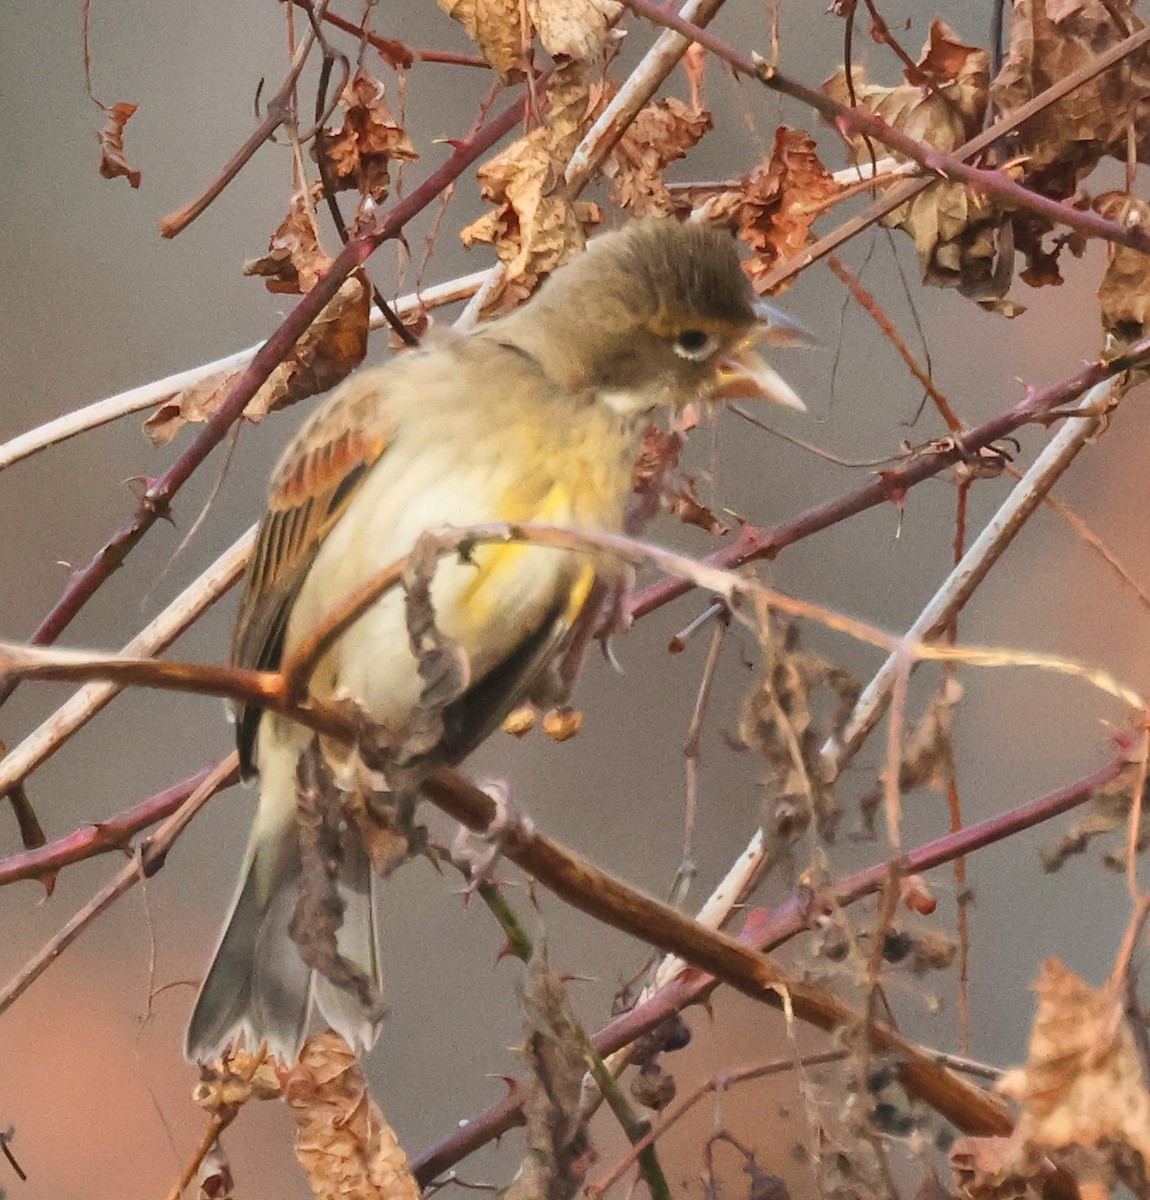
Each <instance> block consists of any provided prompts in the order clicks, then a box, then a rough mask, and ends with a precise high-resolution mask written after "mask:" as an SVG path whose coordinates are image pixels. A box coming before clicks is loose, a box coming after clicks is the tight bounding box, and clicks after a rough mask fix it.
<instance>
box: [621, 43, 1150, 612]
mask: <svg viewBox="0 0 1150 1200" xmlns="http://www.w3.org/2000/svg"><path fill="white" fill-rule="evenodd" d="M1148 28H1150V27H1148ZM1147 355H1150V336H1147V337H1144V338H1141V339H1140V340H1139V341H1137V342H1135V343H1134V344H1133V345H1132V346H1131V347H1130V348H1129V350H1128V351H1127V353H1125V354H1123V355H1122V356H1121V357H1120V358H1117V359H1114V360H1112V361H1111V362H1094V363H1090V364H1089V365H1088V366H1085V367H1083V368H1082V370H1081V371H1079V372H1078V373H1077V374H1075V375H1072V376H1071V377H1070V378H1069V379H1065V380H1063V381H1062V382H1061V383H1057V384H1054V385H1052V386H1051V387H1048V388H1043V389H1042V390H1040V391H1036V390H1032V389H1028V391H1027V394H1026V395H1025V396H1024V397H1023V399H1022V400H1020V401H1019V402H1018V403H1017V404H1015V405H1013V406H1012V407H1011V408H1009V409H1007V410H1006V411H1005V412H1004V413H1000V414H999V415H998V416H997V417H992V418H991V419H990V420H989V421H985V422H983V424H981V425H976V426H975V427H974V428H972V429H969V430H967V431H966V432H965V433H961V434H956V435H954V436H952V437H948V438H946V439H944V440H943V441H941V442H937V443H933V445H934V446H936V447H937V448H936V449H931V450H929V451H928V452H926V453H920V454H919V455H918V456H917V457H912V458H911V459H910V461H909V462H908V463H907V465H906V466H904V467H898V468H895V469H892V470H888V471H883V472H882V473H881V474H880V475H879V477H878V478H877V479H876V480H874V481H873V482H872V483H868V484H867V485H866V486H865V487H861V488H859V489H857V490H856V491H853V492H848V493H847V494H846V495H845V496H841V497H839V499H837V500H830V501H828V502H827V503H825V504H820V505H816V506H815V507H814V508H810V509H807V511H806V512H805V513H801V514H800V515H799V516H797V517H795V518H794V519H793V520H791V521H788V522H787V523H786V524H784V525H776V526H775V527H774V528H773V529H757V528H755V527H754V526H753V525H749V524H748V525H744V526H743V527H742V528H741V529H740V531H739V537H738V540H737V541H735V542H734V543H732V544H731V545H730V546H726V547H724V548H723V549H721V550H716V551H715V552H714V553H713V554H709V555H707V556H706V558H704V559H703V560H702V562H704V563H706V564H707V565H709V566H712V567H721V568H727V569H733V568H736V567H740V566H743V565H744V564H746V563H749V562H754V561H755V560H756V559H760V558H766V559H773V558H774V557H775V555H777V554H778V553H779V551H780V550H783V549H785V548H786V547H787V546H790V545H793V544H794V543H795V542H798V541H801V540H802V539H803V538H807V537H810V536H811V535H812V534H815V533H820V532H821V531H822V530H824V529H829V528H830V527H831V526H832V525H835V524H837V523H838V522H839V521H843V520H846V518H847V517H853V516H856V515H857V514H858V513H861V512H865V511H866V510H867V509H869V508H874V507H876V506H877V505H879V504H885V503H888V502H890V503H901V501H902V498H903V497H904V496H905V494H906V492H907V491H908V490H909V489H910V488H912V487H914V486H915V485H916V484H918V483H921V482H922V481H923V480H924V479H929V478H930V477H931V476H933V475H937V474H938V473H939V472H940V471H943V470H945V469H946V468H947V467H950V466H953V465H954V464H955V463H958V462H965V461H969V460H974V459H976V458H977V453H978V451H979V450H981V449H984V448H985V447H987V446H991V445H993V444H994V443H995V442H997V441H999V440H1000V439H1002V438H1005V437H1008V436H1009V435H1010V434H1012V433H1014V432H1015V431H1016V430H1018V429H1021V428H1022V426H1024V425H1028V424H1031V423H1034V422H1040V421H1042V420H1044V419H1049V414H1050V413H1051V412H1052V411H1053V410H1055V409H1058V408H1060V407H1061V406H1063V405H1065V404H1069V403H1072V402H1073V401H1075V400H1077V399H1078V397H1079V396H1081V395H1082V393H1083V392H1085V391H1086V390H1087V389H1088V388H1092V387H1094V386H1095V385H1096V384H1099V383H1102V382H1103V381H1105V380H1107V379H1113V378H1114V377H1115V376H1117V375H1120V374H1122V372H1124V371H1126V370H1127V369H1129V368H1130V367H1132V366H1133V365H1134V364H1136V363H1137V362H1138V361H1139V360H1140V359H1141V358H1144V357H1145V356H1147ZM1071 419H1072V420H1081V419H1083V418H1080V417H1074V418H1071ZM690 586H691V585H690V584H689V583H687V582H685V581H684V580H681V579H670V578H668V579H662V580H660V581H659V582H658V583H655V584H652V585H651V586H650V587H648V588H644V589H643V591H641V592H639V593H637V594H636V595H635V596H634V597H632V599H631V603H630V607H629V616H630V618H631V619H632V620H637V619H638V618H639V617H642V616H645V615H646V614H647V613H649V612H651V611H653V610H654V609H656V608H660V607H662V605H664V604H667V603H668V602H669V601H671V600H674V599H676V598H678V597H679V596H683V595H685V594H686V593H687V592H688V591H689V590H690Z"/></svg>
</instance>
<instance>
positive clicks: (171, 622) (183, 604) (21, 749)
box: [0, 528, 255, 795]
mask: <svg viewBox="0 0 1150 1200" xmlns="http://www.w3.org/2000/svg"><path fill="white" fill-rule="evenodd" d="M254 544H255V529H254V528H252V529H249V530H248V531H247V533H245V534H243V535H242V536H241V537H240V538H239V540H238V541H236V542H234V543H233V544H232V545H231V546H230V547H229V548H228V549H227V550H225V551H224V553H223V554H221V555H220V557H219V558H217V559H216V561H215V562H214V563H212V565H211V566H210V567H208V568H207V570H206V571H204V572H203V573H202V574H201V575H200V576H199V578H197V579H195V580H194V581H193V582H192V583H190V584H189V585H188V586H187V587H186V588H185V589H184V590H183V591H182V592H181V593H180V594H179V595H178V596H177V597H176V598H175V599H174V600H173V601H172V602H171V603H170V604H169V605H168V606H167V607H166V608H165V609H164V610H163V612H161V613H159V615H158V616H156V617H155V618H154V619H153V620H151V621H150V622H149V623H148V624H147V625H146V626H145V627H144V628H143V629H142V630H140V632H139V633H138V634H136V636H135V637H134V638H132V640H131V641H130V642H128V643H127V645H126V646H124V648H123V650H121V652H120V653H121V654H123V655H124V656H126V657H130V658H141V657H145V656H153V655H156V654H160V653H162V652H163V651H164V650H166V649H167V648H168V647H169V646H170V645H171V644H172V643H173V642H174V641H175V640H176V638H178V637H179V636H180V634H182V633H183V632H184V631H185V630H186V629H188V627H189V626H191V625H192V624H193V623H194V622H195V621H197V620H198V619H199V618H200V617H201V616H202V615H203V614H204V613H205V612H207V610H208V609H209V608H211V606H212V605H213V604H214V603H215V602H216V601H217V600H218V599H219V598H220V597H221V596H222V595H224V594H225V593H226V592H227V591H228V589H229V588H231V587H232V586H233V585H234V584H235V583H236V581H237V580H238V579H239V578H240V576H241V575H242V574H243V570H244V567H245V566H246V565H247V561H248V557H249V556H250V554H251V549H252V546H253V545H254ZM121 690H122V685H120V684H116V683H109V682H103V681H101V682H96V683H89V684H86V685H85V686H84V687H83V688H81V689H80V690H79V691H78V692H77V693H76V694H75V695H73V696H70V697H69V698H68V699H67V700H66V701H65V702H64V703H63V704H62V705H61V706H60V707H59V708H57V709H56V711H55V712H53V713H52V714H51V715H50V716H48V717H47V718H45V720H44V721H42V722H41V723H40V724H39V725H38V726H37V727H36V728H35V729H33V730H32V732H31V733H29V734H27V735H26V736H25V737H24V738H23V740H21V741H20V742H19V744H18V745H16V746H13V747H12V749H11V750H9V752H8V753H7V754H6V755H5V756H4V757H3V759H0V795H2V794H3V793H4V792H7V791H8V790H9V789H10V788H12V787H13V786H14V785H15V784H17V783H19V782H20V781H21V780H23V779H24V778H25V777H26V776H27V775H29V774H30V773H31V772H32V771H34V770H35V769H36V768H37V767H38V766H40V764H41V763H43V762H45V761H46V760H47V759H48V758H49V757H50V756H51V755H52V754H54V753H55V752H56V751H57V750H58V749H59V748H60V746H62V745H63V744H64V742H66V741H67V740H68V738H70V737H71V736H72V734H74V733H75V732H76V731H77V730H79V729H82V728H83V727H84V726H85V725H86V724H87V723H88V722H89V721H90V720H91V719H92V718H93V717H94V716H95V715H96V714H97V713H98V712H99V711H100V710H101V709H102V708H104V707H105V706H106V705H108V704H110V703H111V702H112V700H114V699H115V697H116V696H118V695H119V693H120V691H121Z"/></svg>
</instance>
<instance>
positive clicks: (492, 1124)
mask: <svg viewBox="0 0 1150 1200" xmlns="http://www.w3.org/2000/svg"><path fill="white" fill-rule="evenodd" d="M1128 768H1129V762H1128V758H1127V756H1125V755H1123V756H1122V757H1121V758H1119V759H1117V760H1116V761H1115V762H1113V763H1111V764H1109V765H1108V766H1106V767H1103V768H1102V769H1101V770H1099V771H1095V772H1094V773H1093V774H1091V775H1088V776H1086V777H1085V778H1084V779H1081V780H1079V781H1078V782H1077V783H1074V784H1071V785H1070V786H1069V787H1066V788H1060V789H1059V790H1058V791H1055V792H1051V793H1050V794H1049V795H1047V796H1043V797H1041V798H1040V799H1038V800H1035V801H1032V802H1031V803H1029V804H1026V805H1023V806H1021V807H1020V808H1017V809H1013V810H1011V811H1010V812H1007V813H1004V814H1002V815H1001V816H999V817H993V818H990V819H989V820H987V821H983V822H980V823H979V824H977V825H973V826H970V827H969V828H967V829H962V830H958V831H956V832H954V833H948V834H945V835H944V836H942V837H940V838H936V839H934V840H933V841H930V842H927V843H925V844H924V845H923V846H921V847H919V848H918V849H916V850H913V851H911V852H910V853H908V854H907V855H906V856H905V857H904V858H903V859H902V860H901V862H900V863H899V868H900V869H901V870H904V871H906V872H907V873H914V872H922V871H927V870H930V869H931V868H933V867H938V866H942V865H944V864H945V863H948V862H951V861H953V860H954V859H956V858H960V857H962V856H963V855H967V854H971V853H973V852H974V851H976V850H978V849H981V848H982V847H984V846H988V845H991V844H992V843H994V842H996V841H999V840H1001V839H1003V838H1007V837H1010V836H1012V835H1014V834H1016V833H1020V832H1021V831H1022V830H1024V829H1030V828H1033V827H1034V826H1036V825H1038V824H1041V823H1042V822H1044V821H1049V820H1052V819H1054V818H1055V817H1058V816H1061V815H1062V814H1064V813H1066V812H1069V811H1070V810H1071V809H1073V808H1075V807H1077V806H1079V805H1082V804H1084V803H1086V802H1087V801H1088V800H1089V799H1090V798H1091V797H1092V796H1093V795H1094V794H1095V792H1096V791H1097V790H1098V789H1099V788H1101V787H1103V786H1104V785H1106V784H1108V783H1112V782H1113V781H1114V780H1115V779H1117V778H1118V777H1119V776H1120V775H1121V774H1122V772H1123V771H1126V770H1128ZM890 871H891V864H890V863H879V864H876V865H875V866H873V867H870V868H869V869H867V870H865V871H860V872H857V873H856V874H855V875H851V876H847V877H846V878H845V879H843V880H840V881H838V882H837V883H835V884H832V885H831V886H830V888H829V889H828V891H829V894H830V895H831V896H833V897H834V900H835V902H836V903H839V904H843V905H847V904H851V903H853V902H854V901H855V900H857V899H859V898H861V897H862V896H864V895H869V894H871V893H872V892H875V891H878V890H879V889H880V888H881V887H882V886H883V883H884V882H885V881H886V880H887V878H889V874H890ZM809 918H810V895H809V893H806V892H803V893H801V894H798V895H795V896H793V897H792V898H791V899H790V900H788V901H786V902H785V903H784V904H783V905H781V906H780V907H779V908H777V909H774V910H773V911H771V912H769V913H765V914H763V913H761V912H755V913H752V914H751V915H750V917H749V918H748V920H747V922H746V924H745V926H744V928H743V930H742V932H741V933H740V934H739V936H738V940H739V941H740V942H742V943H744V944H747V945H751V946H753V947H755V948H756V949H760V950H767V949H773V948H775V947H777V946H779V945H781V944H782V943H783V942H785V941H786V940H788V939H789V938H791V937H794V936H795V935H796V934H799V933H802V932H804V931H805V930H806V928H807V925H808V921H809ZM719 982H720V981H719V980H718V979H717V978H716V977H715V976H713V975H708V974H705V973H701V972H698V971H687V972H684V973H683V974H681V975H680V976H679V977H678V978H676V979H674V980H671V981H669V982H668V983H667V984H666V985H665V986H664V987H663V988H662V989H661V990H660V991H659V992H658V993H657V994H656V995H654V996H652V997H651V998H650V999H649V1000H646V1001H644V1002H643V1003H641V1004H639V1005H637V1006H636V1007H635V1008H633V1009H631V1010H630V1011H629V1012H626V1013H623V1014H622V1015H621V1016H618V1017H616V1018H615V1019H614V1020H612V1021H610V1022H609V1023H608V1024H607V1025H606V1026H604V1027H603V1029H601V1030H600V1031H599V1032H598V1033H596V1034H595V1035H594V1037H593V1038H592V1042H593V1044H594V1046H595V1048H596V1050H598V1051H599V1053H600V1054H604V1055H606V1054H611V1053H614V1052H615V1051H618V1050H621V1049H622V1048H623V1047H624V1046H627V1045H629V1044H630V1043H631V1042H634V1041H635V1040H636V1039H637V1038H639V1037H641V1036H642V1035H643V1034H645V1033H649V1032H650V1031H651V1030H652V1029H655V1028H656V1027H657V1026H659V1025H660V1024H661V1023H662V1022H663V1021H665V1020H666V1019H667V1017H669V1016H671V1015H672V1014H674V1013H678V1012H681V1011H682V1010H683V1009H684V1008H687V1007H689V1006H691V1005H696V1004H703V1003H705V1002H706V1000H707V998H708V997H709V996H710V995H711V993H712V992H713V991H714V990H715V988H716V987H717V986H718V985H719ZM522 1121H523V1113H522V1096H521V1094H520V1093H518V1092H515V1091H513V1092H512V1093H511V1094H509V1095H508V1096H507V1097H505V1098H504V1099H503V1100H501V1101H500V1102H499V1103H497V1104H494V1105H492V1106H491V1107H490V1108H489V1109H488V1110H487V1111H486V1112H484V1113H480V1114H479V1115H478V1116H476V1117H473V1118H471V1119H469V1120H467V1121H464V1122H461V1123H460V1126H459V1128H458V1129H457V1130H455V1131H454V1132H453V1133H451V1134H450V1135H449V1136H448V1137H447V1138H445V1139H444V1140H443V1141H441V1142H440V1143H438V1144H437V1145H436V1146H433V1147H431V1148H430V1149H429V1150H427V1151H425V1152H424V1153H423V1154H422V1155H420V1156H419V1157H418V1158H416V1159H414V1160H413V1162H412V1170H413V1171H414V1172H415V1175H416V1178H417V1179H418V1180H419V1182H420V1183H421V1184H422V1185H423V1186H425V1187H426V1186H427V1185H428V1184H429V1183H431V1181H432V1180H434V1179H435V1178H437V1177H438V1176H439V1175H441V1174H442V1173H443V1172H444V1171H446V1170H449V1169H450V1168H451V1167H452V1166H454V1165H455V1164H456V1163H457V1162H459V1161H460V1160H461V1159H463V1158H465V1157H467V1155H469V1154H471V1153H473V1152H474V1151H475V1150H478V1149H479V1148H480V1147H481V1146H484V1145H486V1144H487V1143H488V1142H491V1141H494V1140H495V1139H497V1138H499V1137H501V1136H502V1135H503V1134H504V1133H506V1132H507V1131H508V1130H509V1129H512V1128H514V1126H516V1125H518V1124H522Z"/></svg>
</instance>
